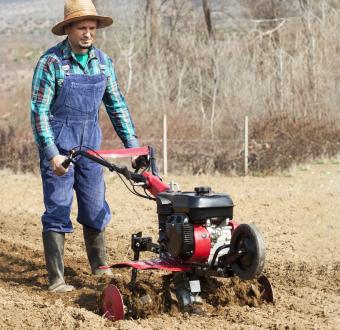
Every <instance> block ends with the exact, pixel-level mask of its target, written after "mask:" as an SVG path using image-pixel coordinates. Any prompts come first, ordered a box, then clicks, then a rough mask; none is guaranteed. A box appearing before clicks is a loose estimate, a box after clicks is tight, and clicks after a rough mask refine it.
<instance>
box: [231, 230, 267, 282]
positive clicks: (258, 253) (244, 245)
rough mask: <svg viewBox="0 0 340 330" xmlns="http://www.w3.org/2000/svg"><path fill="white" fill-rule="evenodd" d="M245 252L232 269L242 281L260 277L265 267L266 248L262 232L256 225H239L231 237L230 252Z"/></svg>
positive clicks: (232, 265)
mask: <svg viewBox="0 0 340 330" xmlns="http://www.w3.org/2000/svg"><path fill="white" fill-rule="evenodd" d="M240 250H241V251H245V255H243V256H241V257H240V258H238V259H237V260H236V261H235V262H234V263H233V264H231V268H232V270H233V271H234V273H235V274H236V275H237V276H238V277H239V278H241V279H242V280H251V279H254V278H256V277H258V276H259V275H260V274H261V272H262V270H263V267H264V261H265V258H266V248H265V244H264V240H263V237H262V234H261V232H260V231H259V230H258V229H257V228H256V226H255V225H248V224H242V225H239V226H238V227H237V228H236V229H235V231H234V232H233V235H232V237H231V242H230V252H236V251H240Z"/></svg>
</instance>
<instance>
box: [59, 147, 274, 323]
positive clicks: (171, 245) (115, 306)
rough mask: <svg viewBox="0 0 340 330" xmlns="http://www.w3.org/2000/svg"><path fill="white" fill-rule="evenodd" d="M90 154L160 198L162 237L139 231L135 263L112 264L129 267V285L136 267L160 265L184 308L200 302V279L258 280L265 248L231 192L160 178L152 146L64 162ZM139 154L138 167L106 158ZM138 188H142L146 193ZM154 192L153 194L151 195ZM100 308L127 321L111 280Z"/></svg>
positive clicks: (266, 288) (267, 295)
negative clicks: (239, 217) (188, 187)
mask: <svg viewBox="0 0 340 330" xmlns="http://www.w3.org/2000/svg"><path fill="white" fill-rule="evenodd" d="M81 156H83V157H87V158H89V159H91V160H93V161H94V162H97V163H99V164H101V165H103V166H105V167H107V168H108V169H109V170H110V171H112V172H116V173H118V175H119V176H120V177H121V178H122V176H124V177H125V178H126V179H127V180H128V181H129V182H130V183H131V187H132V189H130V191H131V192H132V193H134V194H136V195H137V196H139V197H143V198H148V199H150V200H154V201H156V204H157V213H158V222H159V238H158V242H157V243H154V242H152V238H151V237H143V236H142V233H141V232H139V233H136V234H133V235H132V238H131V248H132V250H133V252H134V259H133V260H132V261H125V262H116V263H114V264H112V265H111V266H109V267H131V268H132V274H131V283H132V284H133V283H135V282H136V280H137V271H138V270H146V269H161V270H165V271H170V272H172V273H173V274H174V276H173V281H174V285H175V291H176V296H177V299H178V302H179V305H180V306H181V308H182V309H183V310H185V309H186V307H188V306H192V305H194V304H197V303H200V302H201V297H200V291H201V288H200V280H199V279H200V277H202V276H214V277H225V278H226V277H232V276H235V275H236V276H238V277H239V278H240V279H242V280H251V279H255V278H258V277H259V276H260V274H261V272H262V270H263V267H264V262H265V246H264V241H263V238H262V235H261V233H260V232H259V230H258V229H257V228H256V226H255V225H253V224H238V223H237V222H235V221H234V220H233V207H234V204H233V201H232V199H231V198H230V196H229V195H227V194H223V193H215V192H213V191H212V190H211V189H210V187H206V186H200V187H196V188H195V189H194V191H190V192H182V191H180V190H179V187H178V185H177V184H174V183H170V184H169V185H168V184H165V183H164V182H163V181H162V179H161V178H160V176H159V173H158V169H157V165H156V160H155V155H154V150H153V149H152V148H151V147H142V148H131V149H119V150H100V151H95V150H90V149H85V150H84V148H81V149H79V150H73V151H72V152H71V153H70V156H69V157H68V159H67V160H66V161H65V162H64V164H63V165H64V166H65V167H67V166H68V165H69V164H70V163H71V162H75V161H76V160H77V157H81ZM134 156H139V157H138V158H137V164H136V165H137V166H136V171H135V172H132V171H129V170H128V168H127V167H125V166H124V167H120V166H117V165H114V164H112V163H110V162H108V161H107V160H106V159H105V158H121V157H134ZM136 188H141V189H143V193H140V192H138V191H137V189H136ZM150 194H151V195H150ZM143 251H150V252H154V253H155V254H157V258H154V259H150V260H140V253H141V252H143ZM259 282H260V283H261V285H262V288H263V292H262V293H261V294H262V295H263V299H264V300H266V301H273V293H272V288H271V285H270V283H269V281H268V279H267V278H266V277H265V276H264V275H262V276H261V277H259ZM102 309H103V313H104V315H105V317H106V318H108V319H110V320H122V319H124V313H125V312H124V302H123V298H122V296H121V294H120V292H119V290H118V288H117V287H116V286H115V285H113V284H110V285H109V286H107V287H106V289H105V290H104V292H103V298H102Z"/></svg>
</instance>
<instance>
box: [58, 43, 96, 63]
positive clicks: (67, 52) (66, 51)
mask: <svg viewBox="0 0 340 330" xmlns="http://www.w3.org/2000/svg"><path fill="white" fill-rule="evenodd" d="M59 46H60V48H61V51H62V54H63V59H64V60H69V59H71V58H72V57H73V58H74V59H76V58H75V55H74V52H73V51H72V49H71V46H70V44H69V42H68V39H67V38H66V39H65V40H64V41H62V42H61V43H60V44H59ZM93 58H97V54H96V51H95V47H94V46H91V48H90V50H89V59H93Z"/></svg>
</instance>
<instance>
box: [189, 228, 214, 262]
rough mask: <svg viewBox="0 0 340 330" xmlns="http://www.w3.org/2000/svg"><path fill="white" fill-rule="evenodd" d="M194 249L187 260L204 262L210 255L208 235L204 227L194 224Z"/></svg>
mask: <svg viewBox="0 0 340 330" xmlns="http://www.w3.org/2000/svg"><path fill="white" fill-rule="evenodd" d="M194 239H195V251H194V254H193V255H192V257H191V258H190V259H189V260H188V261H187V262H189V263H190V262H206V261H207V260H208V258H209V255H210V249H211V244H210V235H209V232H208V231H207V229H206V228H204V227H203V226H200V225H194Z"/></svg>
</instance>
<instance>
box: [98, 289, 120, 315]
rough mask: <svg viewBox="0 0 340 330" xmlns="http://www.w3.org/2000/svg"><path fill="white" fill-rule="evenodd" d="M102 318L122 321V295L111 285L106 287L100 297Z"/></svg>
mask: <svg viewBox="0 0 340 330" xmlns="http://www.w3.org/2000/svg"><path fill="white" fill-rule="evenodd" d="M102 312H103V316H104V317H105V318H106V319H108V320H110V321H119V320H124V303H123V298H122V295H121V294H120V291H119V290H118V289H117V287H116V286H115V285H113V284H110V285H108V286H107V287H106V288H105V290H104V291H103V295H102Z"/></svg>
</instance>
